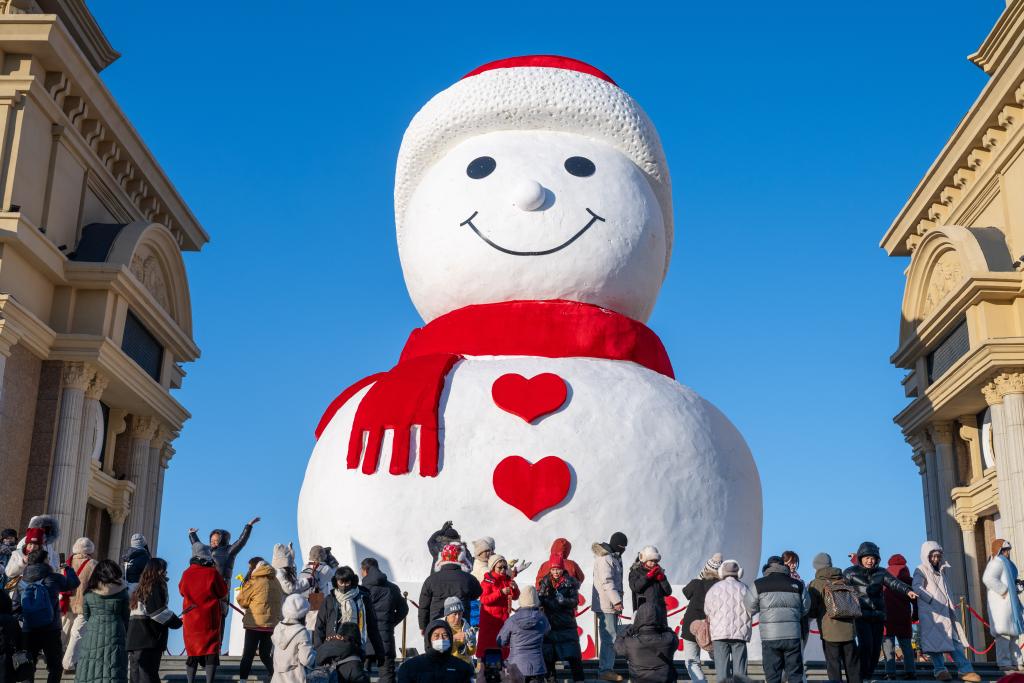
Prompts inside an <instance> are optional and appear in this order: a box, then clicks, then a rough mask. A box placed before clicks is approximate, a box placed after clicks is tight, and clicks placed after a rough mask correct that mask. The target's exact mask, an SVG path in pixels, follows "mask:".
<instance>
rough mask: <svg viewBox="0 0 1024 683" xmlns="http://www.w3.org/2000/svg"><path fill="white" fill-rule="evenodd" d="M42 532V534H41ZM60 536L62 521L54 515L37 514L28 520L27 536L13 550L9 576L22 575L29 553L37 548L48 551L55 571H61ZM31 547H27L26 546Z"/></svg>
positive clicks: (8, 565) (51, 566)
mask: <svg viewBox="0 0 1024 683" xmlns="http://www.w3.org/2000/svg"><path fill="white" fill-rule="evenodd" d="M40 534H41V535H40ZM59 538H60V522H58V521H57V518H56V517H54V516H53V515H36V516H35V517H33V518H32V519H30V520H29V522H28V529H27V530H26V531H25V536H24V537H22V539H21V540H20V541H19V542H18V547H17V548H16V549H15V550H13V551H12V552H11V557H10V559H9V560H8V561H7V568H6V571H5V573H6V574H7V578H9V579H13V578H14V577H16V576H21V574H22V572H24V571H25V567H26V566H28V559H27V558H28V555H29V553H30V552H32V551H33V550H35V549H36V548H42V549H43V550H45V551H46V556H47V558H49V559H48V562H49V564H50V568H51V569H53V571H60V553H58V552H57V548H56V543H57V540H58V539H59ZM26 545H29V546H30V547H28V548H26V547H25V546H26Z"/></svg>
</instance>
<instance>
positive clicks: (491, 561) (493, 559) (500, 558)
mask: <svg viewBox="0 0 1024 683" xmlns="http://www.w3.org/2000/svg"><path fill="white" fill-rule="evenodd" d="M499 562H504V563H505V564H508V561H507V560H506V559H505V556H504V555H499V554H497V553H495V554H493V555H491V556H490V557H488V558H487V571H489V572H492V571H494V568H495V567H497V566H498V563H499Z"/></svg>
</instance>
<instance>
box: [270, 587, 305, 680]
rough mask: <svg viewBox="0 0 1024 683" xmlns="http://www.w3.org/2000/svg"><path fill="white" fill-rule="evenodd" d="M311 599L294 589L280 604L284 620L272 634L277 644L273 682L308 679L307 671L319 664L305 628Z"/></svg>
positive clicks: (272, 638) (273, 640) (282, 619)
mask: <svg viewBox="0 0 1024 683" xmlns="http://www.w3.org/2000/svg"><path fill="white" fill-rule="evenodd" d="M307 612H309V601H308V600H306V598H304V597H303V596H302V595H299V594H297V593H292V594H290V595H289V596H288V597H286V598H285V599H284V604H282V605H281V621H279V622H277V626H275V627H274V634H273V635H272V636H271V637H270V640H271V642H272V643H273V644H274V669H273V671H274V673H273V675H272V676H271V677H270V681H271V683H306V675H307V674H309V673H310V672H312V670H313V667H314V666H316V650H314V649H313V641H312V638H311V636H310V634H309V631H308V630H307V629H306V626H305V623H306V613H307Z"/></svg>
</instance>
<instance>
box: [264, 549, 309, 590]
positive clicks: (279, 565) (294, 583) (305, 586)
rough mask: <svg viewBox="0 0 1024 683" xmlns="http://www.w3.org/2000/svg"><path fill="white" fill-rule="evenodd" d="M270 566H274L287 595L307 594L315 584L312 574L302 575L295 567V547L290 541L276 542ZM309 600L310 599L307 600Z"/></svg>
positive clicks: (278, 579)
mask: <svg viewBox="0 0 1024 683" xmlns="http://www.w3.org/2000/svg"><path fill="white" fill-rule="evenodd" d="M270 566H271V567H273V568H274V575H275V576H276V577H277V582H278V584H280V586H281V591H282V592H283V593H284V594H285V595H292V594H293V593H302V594H305V593H307V592H309V590H310V589H311V588H312V586H313V579H312V576H311V575H309V574H305V573H303V574H302V575H301V576H300V575H299V573H298V570H297V569H296V568H295V548H293V547H292V544H291V543H290V542H289V543H288V545H284V544H283V543H275V544H274V549H273V551H272V554H271V556H270ZM307 602H308V601H307Z"/></svg>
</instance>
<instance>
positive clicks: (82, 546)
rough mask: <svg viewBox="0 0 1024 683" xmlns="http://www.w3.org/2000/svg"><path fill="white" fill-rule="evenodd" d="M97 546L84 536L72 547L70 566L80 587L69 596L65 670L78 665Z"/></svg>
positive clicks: (65, 630) (66, 621)
mask: <svg viewBox="0 0 1024 683" xmlns="http://www.w3.org/2000/svg"><path fill="white" fill-rule="evenodd" d="M95 554H96V545H95V544H94V543H93V542H92V541H91V540H90V539H88V538H85V537H84V536H83V537H82V538H79V539H78V540H76V541H75V543H74V545H72V546H71V559H70V560H68V566H69V567H70V568H71V571H73V572H75V574H76V575H77V576H78V581H79V584H80V585H79V586H78V588H76V589H75V592H74V593H72V594H71V595H70V596H69V599H68V611H67V613H66V614H65V615H64V619H63V621H64V633H65V634H66V636H67V646H65V648H64V662H63V664H64V670H65V671H73V670H74V668H75V665H77V664H78V648H79V646H80V645H81V644H82V635H83V629H84V628H85V617H84V616H83V614H82V607H83V605H84V603H85V586H86V584H88V583H89V577H91V576H92V572H93V569H95V568H96V560H94V559H93V555H95Z"/></svg>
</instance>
